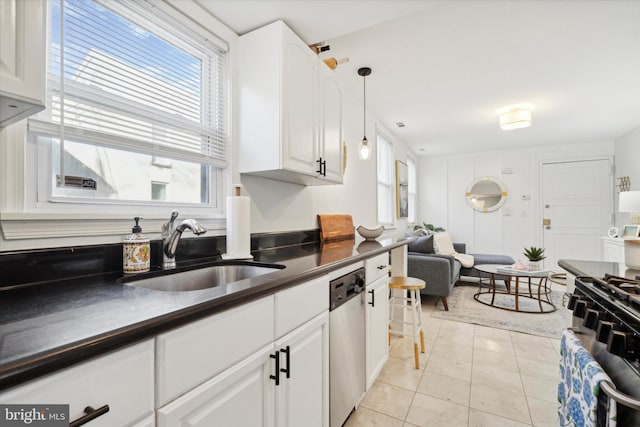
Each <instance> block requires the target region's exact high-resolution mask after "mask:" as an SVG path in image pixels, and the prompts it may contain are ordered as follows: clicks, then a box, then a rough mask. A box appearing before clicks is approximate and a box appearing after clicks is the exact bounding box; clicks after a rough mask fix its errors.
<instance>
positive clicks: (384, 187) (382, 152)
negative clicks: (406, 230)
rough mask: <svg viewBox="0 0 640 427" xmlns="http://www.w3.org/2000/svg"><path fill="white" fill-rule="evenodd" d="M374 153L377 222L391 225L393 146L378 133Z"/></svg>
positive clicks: (393, 169) (392, 211) (393, 205)
mask: <svg viewBox="0 0 640 427" xmlns="http://www.w3.org/2000/svg"><path fill="white" fill-rule="evenodd" d="M376 151H377V153H378V222H379V223H380V224H393V213H394V210H395V203H394V202H395V199H394V197H393V195H394V192H393V191H394V186H395V168H394V164H393V145H391V141H390V140H389V139H388V138H386V137H385V136H384V135H382V134H381V133H380V132H379V131H378V134H377V150H376Z"/></svg>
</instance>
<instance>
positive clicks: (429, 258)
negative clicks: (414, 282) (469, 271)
mask: <svg viewBox="0 0 640 427" xmlns="http://www.w3.org/2000/svg"><path fill="white" fill-rule="evenodd" d="M454 262H455V258H453V257H452V256H449V255H438V254H425V253H421V252H409V253H408V255H407V270H408V274H409V276H412V277H418V278H420V279H423V280H427V279H428V280H427V281H429V282H442V283H449V282H451V277H452V275H453V271H454Z"/></svg>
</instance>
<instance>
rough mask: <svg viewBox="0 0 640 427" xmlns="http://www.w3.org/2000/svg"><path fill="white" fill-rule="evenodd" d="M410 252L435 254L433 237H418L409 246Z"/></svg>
mask: <svg viewBox="0 0 640 427" xmlns="http://www.w3.org/2000/svg"><path fill="white" fill-rule="evenodd" d="M407 249H408V250H409V252H423V253H425V254H432V253H434V252H435V251H434V249H433V235H432V234H430V235H428V236H421V237H418V238H417V239H416V240H414V241H413V242H411V243H409V244H408V245H407Z"/></svg>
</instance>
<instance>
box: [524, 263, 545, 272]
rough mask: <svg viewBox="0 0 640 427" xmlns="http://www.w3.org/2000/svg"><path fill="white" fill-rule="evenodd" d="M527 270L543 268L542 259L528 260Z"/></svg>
mask: <svg viewBox="0 0 640 427" xmlns="http://www.w3.org/2000/svg"><path fill="white" fill-rule="evenodd" d="M527 270H529V271H540V270H542V261H527Z"/></svg>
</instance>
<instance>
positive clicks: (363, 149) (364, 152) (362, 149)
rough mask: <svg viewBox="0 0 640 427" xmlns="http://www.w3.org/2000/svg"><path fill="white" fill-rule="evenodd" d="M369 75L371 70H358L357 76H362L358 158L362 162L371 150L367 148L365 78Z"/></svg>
mask: <svg viewBox="0 0 640 427" xmlns="http://www.w3.org/2000/svg"><path fill="white" fill-rule="evenodd" d="M370 74H371V68H369V67H362V68H359V69H358V75H360V76H362V93H363V97H362V98H363V100H362V111H363V113H362V123H363V125H362V134H363V135H364V137H363V138H362V144H361V145H360V158H361V159H362V160H367V159H369V156H370V155H371V149H370V148H369V141H368V140H367V76H368V75H370Z"/></svg>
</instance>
